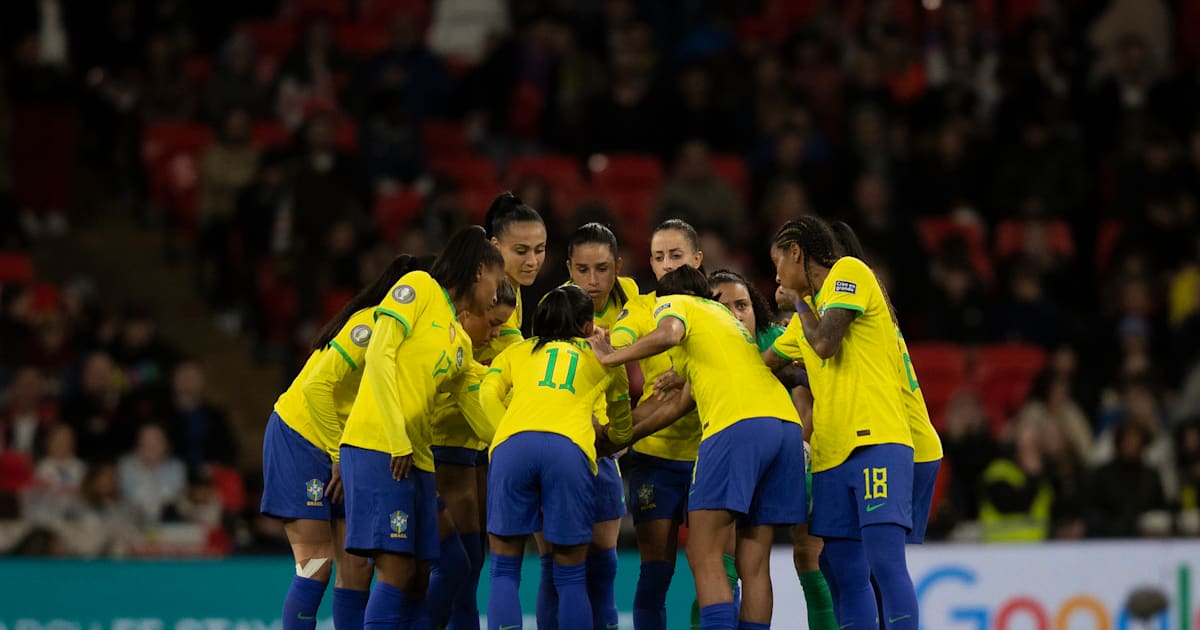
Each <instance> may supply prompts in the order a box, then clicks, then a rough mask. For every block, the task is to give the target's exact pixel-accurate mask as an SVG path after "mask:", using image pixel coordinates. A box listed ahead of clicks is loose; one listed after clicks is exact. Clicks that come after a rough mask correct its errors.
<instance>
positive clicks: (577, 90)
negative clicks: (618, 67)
mask: <svg viewBox="0 0 1200 630" xmlns="http://www.w3.org/2000/svg"><path fill="white" fill-rule="evenodd" d="M552 41H553V45H554V52H555V55H556V57H557V62H556V69H555V73H554V75H555V76H554V78H553V79H552V81H551V83H552V85H553V91H552V93H551V96H550V97H551V99H552V100H553V103H554V105H553V107H552V108H551V109H550V112H549V116H550V118H549V120H547V121H546V127H547V128H546V142H547V144H548V145H549V146H551V147H554V148H555V149H556V150H558V151H562V152H564V153H569V154H572V155H579V154H582V153H583V152H584V151H585V150H586V149H587V141H588V140H587V139H588V136H589V135H591V134H590V130H589V129H588V128H587V116H588V107H590V106H591V104H592V102H593V101H594V100H595V99H596V98H598V97H600V95H601V94H603V93H604V88H605V77H604V74H605V71H606V69H605V67H604V64H603V63H602V62H601V61H600V59H599V58H597V56H596V55H595V54H594V53H593V52H592V51H590V50H588V49H587V48H585V47H583V46H581V45H580V42H579V37H578V36H577V34H576V32H575V26H574V25H572V24H567V23H562V22H560V23H557V24H555V27H554V33H553V35H552ZM522 199H524V197H522ZM534 207H537V206H534ZM545 214H546V213H545V212H542V215H543V216H545Z"/></svg>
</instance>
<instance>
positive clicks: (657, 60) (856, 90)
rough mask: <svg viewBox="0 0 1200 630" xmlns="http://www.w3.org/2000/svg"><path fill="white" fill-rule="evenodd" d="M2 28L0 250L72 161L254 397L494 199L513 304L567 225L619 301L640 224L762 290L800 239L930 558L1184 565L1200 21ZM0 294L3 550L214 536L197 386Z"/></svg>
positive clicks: (364, 13) (78, 305)
mask: <svg viewBox="0 0 1200 630" xmlns="http://www.w3.org/2000/svg"><path fill="white" fill-rule="evenodd" d="M0 25H2V26H0V34H2V35H3V37H0V39H2V40H3V41H4V42H6V43H8V42H11V45H10V46H8V47H7V48H6V49H5V50H4V51H3V56H2V57H0V227H2V228H3V234H4V236H3V240H2V241H0V247H2V248H3V249H4V250H5V251H8V252H18V254H17V255H16V256H17V257H18V258H19V253H20V252H21V251H26V250H27V249H28V248H30V247H33V248H36V247H37V242H38V239H39V238H40V237H42V236H45V235H47V234H55V233H59V232H61V231H63V230H65V229H68V226H69V225H72V224H78V225H86V223H87V219H88V217H87V212H88V209H85V208H80V207H77V204H76V203H75V201H76V200H75V199H74V198H73V194H74V193H73V190H74V188H73V186H72V185H71V183H72V182H74V181H75V180H76V179H77V178H78V177H79V174H78V172H79V171H80V170H81V169H80V166H81V165H82V166H84V167H85V169H86V170H88V171H90V172H96V173H99V174H100V175H101V176H102V178H103V181H104V182H106V184H105V185H106V186H107V187H108V188H109V190H108V192H109V193H110V194H111V195H112V196H113V197H114V198H116V199H118V200H120V201H121V202H123V204H124V206H126V207H128V208H130V209H131V210H132V211H133V212H135V213H136V216H137V217H138V218H139V219H141V220H142V221H144V222H145V223H146V224H147V225H151V226H158V227H159V228H160V229H162V230H163V232H164V234H166V235H167V236H168V237H169V240H170V242H171V248H170V249H169V251H168V252H167V255H168V256H169V257H172V258H185V259H188V260H192V261H194V263H195V264H194V265H193V267H194V269H195V282H196V286H197V290H199V291H201V292H202V293H203V295H204V296H205V298H206V299H207V301H208V303H209V304H210V305H211V308H212V312H213V315H214V317H215V318H216V321H217V323H218V325H220V326H221V327H223V328H224V329H226V330H227V331H229V332H230V333H231V334H240V335H245V336H246V337H247V338H251V339H253V340H254V342H255V344H256V348H257V349H258V356H259V357H260V358H261V359H262V360H266V361H276V362H278V363H279V364H280V365H281V366H282V371H283V372H284V373H285V374H290V373H292V372H293V371H294V370H295V369H296V367H297V366H298V362H300V361H302V360H303V358H304V357H303V356H302V352H303V348H304V347H305V344H306V342H307V340H308V339H309V337H310V336H311V334H312V332H313V330H314V329H315V327H316V326H317V325H319V324H320V323H321V322H323V321H324V318H325V317H327V316H328V315H330V314H331V313H332V312H334V311H336V309H337V308H338V307H340V305H341V304H342V303H343V302H344V300H345V299H347V298H348V297H349V296H350V295H352V294H353V292H354V291H355V290H356V289H357V288H358V287H359V286H360V285H361V284H362V282H363V279H364V278H372V277H374V276H375V275H376V274H377V273H378V270H379V269H380V268H381V266H382V265H384V264H386V262H387V261H388V260H389V259H390V257H391V256H393V255H394V254H395V253H396V252H399V251H405V252H412V253H422V252H429V251H435V250H436V249H437V248H438V247H439V245H440V244H441V243H442V242H443V240H444V239H445V238H446V236H447V235H448V234H450V233H451V232H452V231H453V230H454V229H456V228H457V227H459V226H461V225H464V224H467V223H472V222H478V221H479V220H480V218H481V216H482V214H483V211H484V209H485V208H486V206H487V203H488V201H489V200H490V199H491V197H492V196H494V195H495V194H496V193H497V192H498V191H500V190H504V189H512V190H514V191H515V192H516V193H517V194H518V195H519V196H521V197H522V198H523V199H524V200H525V201H526V202H528V203H529V204H530V205H532V206H533V207H535V208H537V209H538V210H539V211H541V213H542V214H543V216H545V217H546V220H547V224H548V227H549V229H550V247H549V254H548V256H547V260H546V266H545V268H544V271H543V273H542V276H541V279H540V280H539V283H538V284H537V285H535V286H534V287H533V288H532V294H531V296H529V297H534V296H536V295H538V294H539V292H540V291H543V290H545V289H546V288H547V287H551V286H554V285H556V284H558V283H560V282H561V281H562V280H563V279H564V278H565V276H566V274H565V269H563V266H564V263H565V261H564V260H563V255H564V252H563V249H564V248H563V247H562V243H563V242H564V235H565V234H566V233H568V232H569V231H570V230H571V229H573V228H574V227H575V226H577V225H579V224H581V223H583V222H586V221H591V220H600V221H604V222H607V223H610V224H611V225H613V226H614V228H615V230H616V231H617V233H618V235H619V237H620V238H621V241H622V247H623V249H624V251H625V255H624V264H625V267H624V269H625V271H626V273H628V274H631V275H634V276H636V277H637V278H638V279H639V280H646V282H645V283H644V286H647V287H648V286H652V282H651V281H650V277H649V276H648V269H647V258H648V256H647V255H646V245H647V241H648V234H649V230H650V228H651V227H652V226H653V225H654V224H655V223H656V222H658V221H660V220H662V219H664V218H670V217H679V218H684V219H687V220H688V221H690V222H691V223H692V224H693V225H695V226H696V227H697V228H698V229H699V230H700V232H701V234H702V239H703V249H704V251H705V262H706V266H709V267H711V268H714V269H715V268H720V267H730V268H735V269H740V270H743V271H745V272H747V274H748V275H749V276H750V277H752V278H754V279H755V281H756V283H757V284H759V285H760V286H761V287H762V288H763V289H764V290H765V292H766V293H767V294H771V293H773V289H774V285H773V273H772V268H771V263H770V260H769V258H767V253H768V248H767V246H766V243H767V238H768V236H769V235H770V234H772V233H773V231H774V230H775V229H776V228H777V227H778V226H780V225H781V224H782V223H783V222H784V221H786V220H787V219H790V218H794V217H796V216H799V215H802V214H816V215H820V216H823V217H826V218H837V219H843V220H846V221H847V222H848V223H850V224H851V225H852V226H854V227H855V228H856V230H857V231H858V233H859V235H860V237H861V238H862V240H863V241H864V244H865V245H866V247H867V250H868V253H869V257H870V260H869V262H870V263H871V264H872V265H873V266H874V268H875V269H876V270H877V271H878V272H879V274H880V276H881V277H882V278H883V279H884V280H885V282H886V284H887V286H888V289H889V292H890V295H891V296H892V298H893V300H894V301H895V303H896V306H897V309H898V311H899V316H900V320H901V323H902V326H903V328H904V331H905V333H906V336H907V337H908V341H909V345H910V347H911V348H912V355H913V362H914V365H915V366H916V370H917V372H918V374H919V376H920V378H921V382H922V386H923V389H924V391H925V396H926V399H927V401H928V402H929V405H930V408H931V411H932V413H933V415H934V420H935V424H936V425H937V426H938V427H939V429H940V430H941V432H942V436H943V440H944V442H945V446H946V465H945V474H944V475H943V481H944V483H943V484H942V486H943V487H942V488H941V490H940V499H939V503H938V514H937V516H936V518H935V520H934V527H935V528H936V529H937V530H938V532H936V533H938V534H939V535H941V536H951V535H956V536H965V537H969V536H970V534H969V527H968V526H966V525H964V523H970V522H972V521H975V520H976V519H979V518H980V517H981V510H982V511H983V512H985V513H996V512H1000V513H1019V514H1026V513H1028V514H1033V513H1038V514H1041V513H1042V512H1045V514H1046V518H1045V520H1046V521H1047V522H1048V523H1050V525H1049V526H1048V527H1046V528H1045V529H1046V532H1047V534H1048V535H1049V536H1052V537H1058V538H1075V537H1082V536H1137V535H1172V534H1181V535H1197V534H1200V516H1198V515H1200V512H1198V511H1197V510H1200V216H1198V208H1200V115H1198V114H1197V112H1200V2H1195V1H1194V0H1108V1H1106V2H1091V1H1087V0H1040V1H1035V0H1014V1H1011V2H1002V1H999V0H923V1H917V0H848V1H846V2H834V1H831V0H754V1H737V2H735V1H720V0H712V1H707V2H705V1H699V2H685V1H682V0H679V1H670V2H642V1H636V0H586V1H573V2H562V1H554V0H543V1H532V2H504V1H503V0H428V1H427V0H273V1H272V0H255V1H250V2H242V3H208V4H204V3H198V2H193V1H188V0H103V1H99V0H98V1H94V2H87V3H71V2H66V1H64V0H44V1H41V2H33V1H25V0H20V1H15V2H6V3H4V6H3V7H2V8H0ZM556 243H557V244H558V245H557V246H556ZM4 255H7V254H0V256H4ZM148 255H149V256H158V253H156V252H149V253H148ZM0 266H3V265H0ZM8 275H13V276H14V277H7V276H6V277H4V278H0V290H2V293H0V297H2V298H3V306H4V312H3V316H2V318H0V323H2V324H3V327H4V330H3V342H2V343H3V345H0V359H2V362H0V390H2V391H3V392H4V396H3V398H2V399H0V409H3V414H0V436H2V437H0V445H2V446H3V447H4V449H5V453H6V455H5V457H6V458H10V456H13V457H17V458H24V460H23V462H24V463H21V464H13V463H11V461H10V459H5V462H6V463H5V466H20V467H21V468H22V470H25V471H26V473H25V474H27V475H28V479H29V483H30V484H34V485H37V486H38V487H43V488H46V491H45V492H44V493H43V494H45V496H46V497H48V498H46V500H45V501H44V502H43V503H41V504H39V505H36V506H33V507H30V508H28V509H30V510H32V511H31V512H30V516H29V518H27V519H25V522H26V524H29V523H31V522H33V521H38V522H39V524H40V525H41V528H42V530H44V531H48V532H51V533H52V532H54V531H55V529H56V528H59V527H62V526H63V523H64V521H63V520H62V519H63V518H68V516H64V515H70V514H87V515H88V518H91V519H93V520H94V521H96V522H97V523H103V524H104V525H103V526H104V527H106V528H107V531H108V532H109V533H110V534H111V539H112V541H113V542H112V545H113V546H117V545H118V542H117V539H120V540H121V544H128V541H129V537H136V532H137V531H139V527H140V528H141V529H140V531H141V532H142V535H143V536H144V535H145V529H144V527H145V524H146V523H151V522H158V521H161V520H164V519H165V520H176V521H183V522H206V523H208V522H214V521H220V520H221V519H222V518H228V517H229V515H230V509H229V505H226V506H225V509H224V510H215V511H214V510H210V509H209V508H208V506H207V503H209V502H212V501H214V500H215V499H214V498H213V497H214V496H215V495H216V494H221V493H219V492H217V493H214V492H211V491H210V490H211V488H212V487H213V472H212V471H213V470H214V469H215V470H222V469H223V468H224V467H229V466H231V465H232V464H233V463H234V457H233V450H232V447H231V446H230V445H231V444H233V440H232V439H231V438H230V437H228V436H229V434H230V431H229V428H228V427H227V426H226V424H227V423H226V421H225V420H223V415H222V413H221V412H220V410H217V409H213V408H211V407H208V406H206V405H205V404H204V402H203V401H204V396H203V387H204V386H203V380H204V378H203V377H204V375H203V370H202V369H201V368H200V367H199V365H198V364H197V363H194V362H190V361H186V360H181V359H179V358H177V357H176V356H175V354H174V353H173V352H172V351H171V350H170V349H169V348H166V347H164V346H163V345H162V344H161V343H159V342H157V341H156V340H155V339H156V337H155V334H154V319H153V317H152V316H151V315H149V314H148V313H147V312H146V311H144V310H139V309H132V310H130V311H129V312H128V313H124V314H122V315H121V316H114V315H110V314H104V313H99V312H95V311H94V310H91V309H89V299H88V294H87V290H86V289H87V287H86V285H81V286H74V285H72V286H63V287H46V286H44V285H40V284H38V283H37V282H36V281H33V280H32V279H31V278H24V279H22V277H21V275H22V274H19V273H18V274H8ZM48 293H52V294H53V296H54V299H50V298H48V297H47V295H46V294H48ZM527 303H530V302H527ZM530 319H531V318H528V317H527V318H526V321H529V320H530ZM281 382H284V379H283V378H281ZM264 417H265V413H264ZM996 462H1001V463H1002V466H1010V468H1007V469H1004V470H1017V471H1019V474H1018V475H1016V476H1014V475H1005V474H1001V473H1000V472H998V471H1001V470H1002V468H995V467H993V466H992V464H994V463H996ZM251 474H252V473H251ZM0 478H3V480H4V482H5V484H9V480H11V479H15V478H16V477H13V476H12V475H10V474H8V473H5V474H3V475H0ZM9 496H16V495H12V494H11V492H10V494H9ZM61 497H70V498H71V500H70V501H59V500H58V498H61ZM249 502H250V503H253V499H252V498H251V500H250V501H249ZM68 503H72V507H65V506H66V505H67V504H68ZM81 506H82V507H81ZM6 509H9V510H10V511H11V510H14V509H16V507H15V506H9V507H8V508H6ZM71 510H75V512H71ZM33 514H37V515H38V516H36V517H35V516H33ZM80 518H82V517H80ZM56 519H57V520H56ZM67 526H71V527H74V525H73V524H71V523H70V522H67ZM964 531H966V532H967V533H965V534H964V533H963V532H964ZM51 538H52V537H51ZM51 538H47V540H50V539H51ZM59 544H64V543H59ZM76 552H78V553H94V552H96V551H95V550H76Z"/></svg>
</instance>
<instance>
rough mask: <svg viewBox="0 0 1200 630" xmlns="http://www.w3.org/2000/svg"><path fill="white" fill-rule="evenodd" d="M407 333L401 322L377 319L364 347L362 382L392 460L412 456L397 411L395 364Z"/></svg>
mask: <svg viewBox="0 0 1200 630" xmlns="http://www.w3.org/2000/svg"><path fill="white" fill-rule="evenodd" d="M409 330H410V328H409V327H407V326H405V325H404V322H402V321H400V320H397V319H393V318H391V317H380V318H379V319H377V320H376V321H375V332H374V334H372V335H371V343H370V345H368V346H367V365H366V368H365V370H366V372H365V373H364V374H363V379H364V380H366V381H368V382H369V387H371V393H372V394H373V395H374V398H375V404H376V405H377V406H378V409H379V415H380V419H381V420H382V422H381V423H380V424H382V425H383V433H384V436H385V437H386V438H387V443H388V445H389V447H390V449H391V454H392V457H400V456H402V455H409V454H411V453H412V450H413V448H412V442H411V441H409V439H408V427H407V426H406V422H407V419H406V418H405V417H404V410H403V409H401V408H400V387H399V383H400V372H399V370H398V369H397V360H398V355H399V353H400V346H401V345H402V344H403V343H404V339H405V337H407V336H408V335H407V333H408V331H409Z"/></svg>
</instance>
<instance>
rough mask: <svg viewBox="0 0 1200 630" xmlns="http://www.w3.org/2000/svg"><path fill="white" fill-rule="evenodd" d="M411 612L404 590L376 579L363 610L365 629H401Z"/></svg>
mask: <svg viewBox="0 0 1200 630" xmlns="http://www.w3.org/2000/svg"><path fill="white" fill-rule="evenodd" d="M411 614H412V612H411V610H410V605H409V603H408V595H406V594H405V593H404V591H402V590H400V589H398V588H396V587H395V586H392V585H391V584H386V583H384V582H381V581H379V580H375V584H374V585H373V586H372V587H371V596H370V597H368V598H367V609H366V610H365V611H363V630H400V628H401V627H402V626H404V625H405V622H406V621H408V618H409V616H410V615H411Z"/></svg>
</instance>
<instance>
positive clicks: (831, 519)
mask: <svg viewBox="0 0 1200 630" xmlns="http://www.w3.org/2000/svg"><path fill="white" fill-rule="evenodd" d="M912 458H913V450H912V448H911V447H908V446H904V445H902V444H876V445H874V446H864V447H860V448H858V449H855V451H854V452H853V453H851V454H850V457H849V459H847V460H846V461H845V462H842V463H841V464H840V465H838V466H836V467H834V468H830V469H829V470H822V471H821V472H818V473H813V499H814V500H813V513H812V523H810V524H809V527H808V531H809V532H810V533H811V534H812V535H814V536H821V537H823V538H849V539H851V540H860V539H861V538H862V528H863V527H866V526H867V525H882V524H885V523H890V524H895V525H900V526H901V527H904V528H905V529H907V530H910V531H911V530H912V521H913V518H912V506H913V503H912V496H913V459H912Z"/></svg>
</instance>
